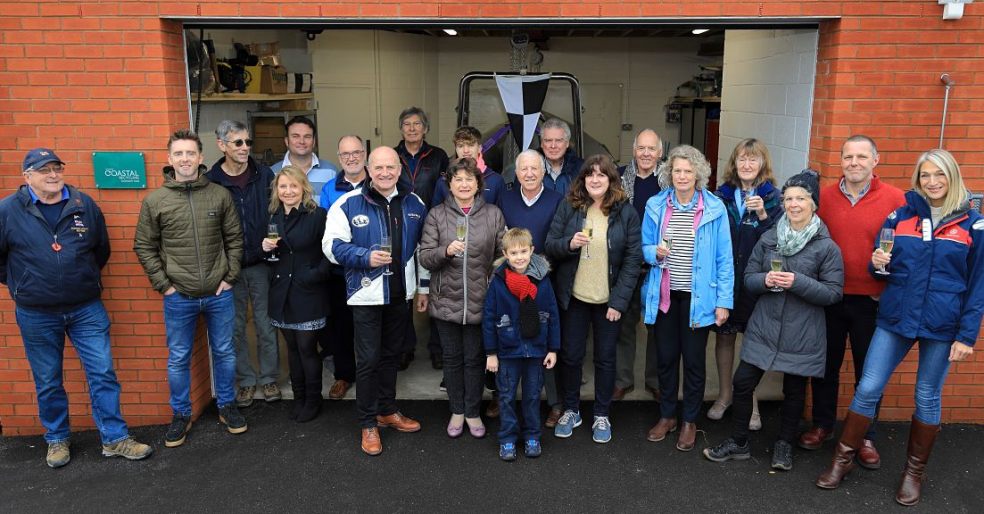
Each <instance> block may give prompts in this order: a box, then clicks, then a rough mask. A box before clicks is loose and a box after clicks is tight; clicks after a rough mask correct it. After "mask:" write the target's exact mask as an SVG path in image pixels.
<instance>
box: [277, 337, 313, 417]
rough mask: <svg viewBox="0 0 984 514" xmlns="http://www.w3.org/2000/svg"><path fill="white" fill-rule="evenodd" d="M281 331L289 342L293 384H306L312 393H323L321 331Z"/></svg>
mask: <svg viewBox="0 0 984 514" xmlns="http://www.w3.org/2000/svg"><path fill="white" fill-rule="evenodd" d="M280 332H281V333H282V334H283V335H284V340H285V341H286V342H287V365H288V366H289V368H290V383H291V385H293V386H294V387H295V388H299V387H300V386H304V387H305V390H306V391H309V392H311V393H312V394H313V392H314V391H317V392H318V394H321V356H320V355H318V336H319V334H320V332H321V331H320V330H291V329H287V328H282V329H280ZM294 399H295V400H303V398H294Z"/></svg>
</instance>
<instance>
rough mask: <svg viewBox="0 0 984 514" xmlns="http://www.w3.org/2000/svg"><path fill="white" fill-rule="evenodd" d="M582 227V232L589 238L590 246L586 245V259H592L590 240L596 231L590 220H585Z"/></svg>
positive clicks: (589, 243)
mask: <svg viewBox="0 0 984 514" xmlns="http://www.w3.org/2000/svg"><path fill="white" fill-rule="evenodd" d="M582 226H583V230H582V232H584V235H586V236H588V239H589V242H588V244H586V245H584V258H585V259H590V258H591V249H590V246H591V242H590V239H591V235H592V232H594V229H593V226H592V225H591V220H588V219H586V220H584V224H583V225H582Z"/></svg>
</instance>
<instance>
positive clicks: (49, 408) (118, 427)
mask: <svg viewBox="0 0 984 514" xmlns="http://www.w3.org/2000/svg"><path fill="white" fill-rule="evenodd" d="M15 313H16V317H17V326H19V327H20V331H21V337H22V338H23V340H24V353H26V354H27V361H28V363H30V365H31V373H33V374H34V386H35V388H37V392H38V416H39V417H40V418H41V425H43V426H44V428H45V434H44V440H45V441H47V442H49V443H54V442H59V441H67V440H68V437H69V432H70V428H69V424H68V396H67V395H66V394H65V388H64V387H63V386H62V361H63V359H64V353H65V335H66V334H67V335H68V338H69V339H71V340H72V346H74V347H75V351H76V353H78V355H79V360H81V361H82V368H83V370H84V371H85V379H86V381H87V382H88V383H89V398H90V399H91V400H92V417H93V418H94V419H95V421H96V428H97V429H98V430H99V437H100V438H101V439H102V443H103V444H113V443H116V442H118V441H122V440H123V439H126V438H127V436H128V435H129V431H128V430H127V427H126V422H125V421H123V414H122V413H121V412H120V383H119V381H117V380H116V373H115V372H114V371H113V356H112V354H111V351H110V345H109V316H108V315H107V314H106V309H105V308H104V307H103V304H102V301H101V300H95V301H92V302H90V303H88V304H85V305H83V306H81V307H77V308H75V309H73V310H71V311H68V312H62V313H56V312H45V311H38V310H34V309H30V308H27V307H21V306H17V307H16V308H15Z"/></svg>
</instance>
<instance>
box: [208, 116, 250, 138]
mask: <svg viewBox="0 0 984 514" xmlns="http://www.w3.org/2000/svg"><path fill="white" fill-rule="evenodd" d="M230 132H245V133H247V134H249V127H247V126H246V124H245V123H243V122H241V121H234V120H222V121H221V122H220V123H219V126H218V127H216V128H215V137H216V138H218V139H220V140H222V141H225V140H226V138H227V137H229V133H230Z"/></svg>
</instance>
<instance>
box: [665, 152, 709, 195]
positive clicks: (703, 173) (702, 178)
mask: <svg viewBox="0 0 984 514" xmlns="http://www.w3.org/2000/svg"><path fill="white" fill-rule="evenodd" d="M677 159H683V160H685V161H687V162H689V163H690V166H691V167H692V168H693V169H694V174H695V175H696V178H697V184H696V188H697V189H707V181H708V180H709V179H710V178H711V165H710V163H708V162H707V158H706V157H704V154H702V153H700V150H698V149H696V148H694V147H692V146H690V145H680V146H675V147H673V149H672V150H670V153H669V154H667V155H666V160H665V161H663V164H660V165H659V171H657V172H656V173H657V174H658V175H659V187H661V188H663V189H672V188H673V178H672V177H671V176H670V174H671V172H672V171H673V161H675V160H677Z"/></svg>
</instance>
